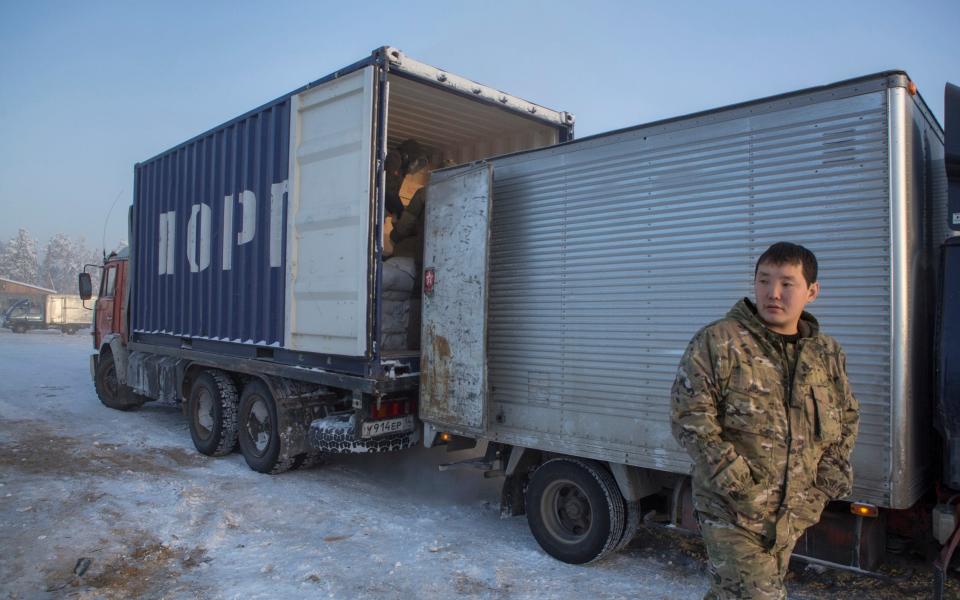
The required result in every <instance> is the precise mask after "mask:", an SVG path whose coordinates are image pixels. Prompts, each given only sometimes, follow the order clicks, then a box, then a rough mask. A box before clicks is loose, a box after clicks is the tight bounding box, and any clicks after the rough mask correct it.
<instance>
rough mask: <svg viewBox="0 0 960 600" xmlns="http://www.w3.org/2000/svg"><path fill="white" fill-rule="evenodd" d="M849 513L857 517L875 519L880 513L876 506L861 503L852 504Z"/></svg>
mask: <svg viewBox="0 0 960 600" xmlns="http://www.w3.org/2000/svg"><path fill="white" fill-rule="evenodd" d="M850 512H852V513H853V514H855V515H857V516H858V517H876V516H877V515H878V514H880V511H879V510H878V509H877V507H876V506H874V505H872V504H864V503H863V502H854V503H853V504H851V505H850Z"/></svg>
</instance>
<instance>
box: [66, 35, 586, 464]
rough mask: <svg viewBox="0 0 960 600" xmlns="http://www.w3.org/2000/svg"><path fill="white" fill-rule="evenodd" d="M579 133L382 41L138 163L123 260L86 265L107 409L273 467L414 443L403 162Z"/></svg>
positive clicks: (412, 183) (476, 153)
mask: <svg viewBox="0 0 960 600" xmlns="http://www.w3.org/2000/svg"><path fill="white" fill-rule="evenodd" d="M572 135H573V118H572V116H571V115H569V114H567V113H563V112H558V111H554V110H551V109H548V108H545V107H542V106H539V105H536V104H533V103H531V102H527V101H525V100H522V99H520V98H517V97H515V96H511V95H509V94H506V93H504V92H502V91H499V90H497V89H494V88H491V87H488V86H486V85H483V84H480V83H477V82H474V81H470V80H468V79H465V78H462V77H459V76H457V75H455V74H453V73H449V72H446V71H443V70H440V69H437V68H434V67H431V66H429V65H426V64H424V63H421V62H418V61H416V60H413V59H411V58H409V57H407V56H406V55H404V54H403V53H402V52H400V51H399V50H397V49H395V48H390V47H383V48H379V49H377V50H375V51H374V52H373V53H372V54H371V55H370V56H368V57H366V58H364V59H363V60H361V61H359V62H356V63H354V64H352V65H349V66H347V67H345V68H343V69H340V70H338V71H336V72H334V73H331V74H330V75H328V76H326V77H324V78H322V79H319V80H317V81H314V82H312V83H310V84H308V85H306V86H304V87H302V88H300V89H297V90H294V91H293V92H290V93H288V94H284V95H283V96H281V97H279V98H277V99H276V100H274V101H271V102H268V103H267V104H265V105H263V106H261V107H259V108H256V109H254V110H252V111H250V112H248V113H246V114H244V115H241V116H239V117H237V118H235V119H233V120H231V121H229V122H227V123H224V124H223V125H220V126H218V127H215V128H214V129H211V130H210V131H207V132H206V133H203V134H201V135H198V136H196V137H195V138H193V139H191V140H188V141H186V142H184V143H182V144H180V145H178V146H176V147H174V148H172V149H170V150H168V151H166V152H163V153H162V154H160V155H158V156H156V157H154V158H151V159H149V160H146V161H144V162H141V163H139V164H137V165H136V167H135V170H134V194H133V202H132V206H131V207H130V211H129V223H130V232H129V239H130V246H129V249H128V250H126V251H121V252H119V253H115V254H112V255H111V256H109V257H108V258H107V260H106V261H105V264H104V265H102V267H98V268H102V269H103V274H102V279H101V282H102V283H101V289H100V293H99V299H98V300H97V303H96V307H95V314H96V316H95V319H96V328H95V332H94V349H95V351H96V352H95V354H94V355H93V356H92V357H91V371H92V375H93V378H94V382H95V386H96V389H97V393H98V395H99V397H100V399H101V401H102V402H103V403H104V404H105V405H107V406H110V407H113V408H118V409H129V408H133V407H136V406H138V405H140V404H142V403H143V402H146V401H150V400H164V401H172V402H181V403H182V406H183V408H184V411H185V413H186V415H187V417H188V420H189V424H190V434H191V437H192V439H193V442H194V444H195V446H196V448H197V450H199V451H200V452H202V453H204V454H207V455H213V456H219V455H224V454H227V453H229V452H231V451H232V450H233V449H234V448H235V446H237V445H239V448H240V451H241V452H242V454H243V457H244V458H245V459H246V462H247V464H248V465H249V466H250V468H252V469H254V470H256V471H260V472H267V473H278V472H281V471H284V470H287V469H289V468H292V467H296V466H298V465H300V464H302V463H303V462H304V461H307V460H310V459H311V457H312V456H316V455H317V454H319V453H337V452H379V451H387V450H399V449H403V448H407V447H409V446H411V445H413V444H416V443H417V442H418V441H419V439H420V426H419V423H418V421H417V402H418V398H417V389H418V385H419V371H420V369H419V363H420V348H419V347H418V346H417V345H416V344H417V343H418V342H417V338H418V335H416V333H419V320H418V317H419V310H420V307H419V295H418V294H419V291H418V290H417V289H416V284H417V283H418V281H419V273H418V272H415V271H414V269H415V266H414V264H412V262H413V261H411V260H410V257H399V256H397V257H393V256H391V255H390V250H391V239H392V238H391V235H390V234H391V228H392V226H393V224H394V222H396V221H397V219H396V216H397V215H396V214H392V215H389V216H388V214H387V213H386V210H385V203H386V200H387V198H389V197H390V196H391V195H393V198H392V199H393V200H394V202H397V201H399V202H402V203H403V204H404V205H405V206H407V205H409V204H410V203H411V201H412V197H413V196H415V194H416V191H417V190H418V189H419V188H420V187H422V186H423V183H424V182H425V181H424V179H423V177H422V176H423V175H426V172H425V171H421V172H420V173H419V174H417V173H415V172H414V168H413V167H412V165H408V164H407V163H410V162H418V163H425V164H432V165H436V166H440V165H444V164H452V165H456V164H463V163H468V162H471V161H475V160H479V159H483V158H486V157H489V156H492V155H494V154H504V153H509V152H514V151H520V150H528V149H533V148H539V147H543V146H549V145H553V144H557V143H560V142H564V141H567V140H569V139H570V138H571V137H572ZM411 146H416V147H418V148H419V149H420V150H419V152H418V153H417V158H416V159H414V158H413V157H412V156H408V155H407V154H408V153H412V151H410V150H409V148H410V147H411ZM394 156H399V157H400V162H401V164H400V165H391V164H390V162H391V160H390V159H391V158H392V157H394ZM401 168H402V169H404V170H408V171H409V172H410V176H409V177H405V178H404V177H402V175H401V177H399V178H398V177H397V169H401ZM390 169H392V171H390V172H388V170H390ZM388 184H389V185H392V186H393V187H394V188H396V187H397V186H398V185H399V186H400V188H401V189H399V190H397V189H391V190H387V189H386V188H387V187H388ZM398 197H399V198H398ZM393 210H394V212H395V213H396V212H400V209H399V207H397V206H394V207H393ZM411 212H413V210H412V209H411ZM80 286H81V293H82V295H84V297H88V296H89V295H90V294H91V293H92V290H91V289H90V280H89V276H88V275H87V274H83V275H81V282H80Z"/></svg>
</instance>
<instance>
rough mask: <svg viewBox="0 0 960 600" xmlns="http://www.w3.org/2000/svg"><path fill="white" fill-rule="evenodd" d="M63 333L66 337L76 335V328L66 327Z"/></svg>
mask: <svg viewBox="0 0 960 600" xmlns="http://www.w3.org/2000/svg"><path fill="white" fill-rule="evenodd" d="M63 332H64V333H65V334H67V335H76V333H77V328H76V327H67V328H66V329H64V330H63Z"/></svg>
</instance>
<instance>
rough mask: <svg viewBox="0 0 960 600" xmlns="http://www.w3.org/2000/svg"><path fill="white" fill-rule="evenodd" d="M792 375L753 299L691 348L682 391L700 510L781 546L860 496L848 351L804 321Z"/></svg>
mask: <svg viewBox="0 0 960 600" xmlns="http://www.w3.org/2000/svg"><path fill="white" fill-rule="evenodd" d="M799 329H800V334H801V337H800V340H799V341H798V342H797V352H796V369H795V371H793V373H792V386H791V368H790V367H791V365H790V361H789V359H788V353H787V350H786V348H785V344H784V342H783V339H782V338H781V336H779V335H777V334H776V333H774V332H772V331H770V330H769V329H767V327H766V326H765V325H764V324H763V322H762V321H761V320H760V319H759V317H757V315H756V309H755V308H754V306H753V304H752V303H751V302H750V301H749V300H748V299H746V298H744V299H743V300H741V301H740V302H738V303H737V304H736V305H735V306H734V307H733V308H732V309H731V310H730V312H729V313H728V314H727V317H726V318H725V319H722V320H720V321H717V322H715V323H712V324H710V325H707V326H706V327H704V328H703V329H701V330H700V331H699V332H698V333H697V334H696V335H695V336H694V338H693V340H692V341H691V342H690V344H689V346H688V347H687V350H686V352H685V353H684V355H683V359H682V360H681V362H680V367H679V369H678V372H677V378H676V381H675V382H674V384H673V392H672V411H671V413H672V414H671V423H672V429H673V435H674V437H675V438H676V439H677V441H678V442H679V443H680V445H681V446H683V447H684V448H685V449H686V450H687V452H688V453H689V454H690V456H691V457H692V458H693V463H694V466H693V491H694V506H695V507H696V508H697V510H698V511H700V512H703V513H706V514H709V515H712V516H714V517H718V518H721V519H724V520H727V521H729V522H731V523H735V524H737V525H740V526H741V527H744V528H746V529H749V530H751V531H755V532H757V533H763V534H765V535H770V536H772V537H773V538H774V539H775V540H787V539H788V538H794V539H795V537H796V536H798V535H799V534H800V533H802V531H803V530H804V529H806V528H807V527H809V526H810V525H812V524H813V523H816V522H817V521H818V520H819V518H820V513H821V512H822V510H823V507H824V506H825V505H826V503H827V501H828V500H832V499H839V498H842V497H844V496H847V495H848V494H850V492H851V485H852V482H853V473H852V469H851V466H850V453H851V452H852V450H853V444H854V440H855V438H856V435H857V426H858V421H859V407H858V404H857V401H856V399H855V398H854V397H853V393H852V392H851V390H850V385H849V383H848V382H847V375H846V363H845V357H844V354H843V350H842V349H841V348H840V346H839V344H837V342H836V341H834V340H833V338H831V337H829V336H827V335H824V334H822V333H820V332H819V325H818V323H817V321H816V319H814V318H813V316H812V315H810V314H809V313H806V312H804V313H803V315H802V316H801V320H800V325H799Z"/></svg>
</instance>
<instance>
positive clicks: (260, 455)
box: [239, 379, 306, 475]
mask: <svg viewBox="0 0 960 600" xmlns="http://www.w3.org/2000/svg"><path fill="white" fill-rule="evenodd" d="M239 422H240V430H239V439H240V452H241V453H242V454H243V459H244V460H245V461H247V466H248V467H250V468H251V469H253V470H254V471H256V472H258V473H269V474H274V475H275V474H277V473H283V472H284V471H289V470H290V469H292V468H296V467H298V466H300V464H301V463H303V462H305V461H306V456H304V457H303V458H301V457H284V458H281V457H282V455H283V443H284V442H283V439H282V438H281V436H280V432H279V426H278V421H277V403H276V401H275V400H274V398H273V394H272V393H271V392H270V388H269V387H267V384H265V383H264V382H263V381H260V380H259V379H254V380H252V381H250V382H249V383H247V385H245V386H243V393H242V394H241V396H240V414H239Z"/></svg>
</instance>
